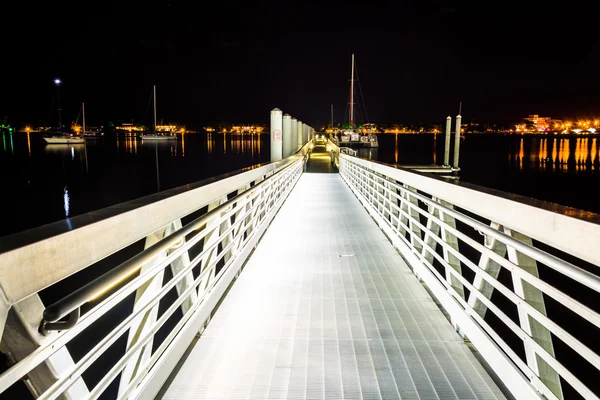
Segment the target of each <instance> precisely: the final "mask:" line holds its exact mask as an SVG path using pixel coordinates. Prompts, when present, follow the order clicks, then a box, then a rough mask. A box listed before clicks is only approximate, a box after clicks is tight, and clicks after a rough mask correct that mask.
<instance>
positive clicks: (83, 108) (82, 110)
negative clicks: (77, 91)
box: [81, 103, 85, 135]
mask: <svg viewBox="0 0 600 400" xmlns="http://www.w3.org/2000/svg"><path fill="white" fill-rule="evenodd" d="M81 114H82V115H83V130H82V132H81V133H83V134H84V135H85V103H81Z"/></svg>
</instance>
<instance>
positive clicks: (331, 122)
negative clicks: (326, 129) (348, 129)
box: [331, 104, 333, 133]
mask: <svg viewBox="0 0 600 400" xmlns="http://www.w3.org/2000/svg"><path fill="white" fill-rule="evenodd" d="M331 133H333V104H332V105H331Z"/></svg>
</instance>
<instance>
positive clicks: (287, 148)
mask: <svg viewBox="0 0 600 400" xmlns="http://www.w3.org/2000/svg"><path fill="white" fill-rule="evenodd" d="M282 151H283V158H288V157H289V156H290V155H291V154H292V116H291V115H290V114H285V115H284V116H283V150H282Z"/></svg>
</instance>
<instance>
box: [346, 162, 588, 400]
mask: <svg viewBox="0 0 600 400" xmlns="http://www.w3.org/2000/svg"><path fill="white" fill-rule="evenodd" d="M339 161H340V174H341V176H342V178H343V179H344V180H345V181H346V183H347V184H348V186H349V187H350V188H351V189H352V191H353V192H354V193H355V195H356V196H357V197H358V199H359V200H360V201H361V203H362V204H363V205H364V206H365V208H366V209H367V210H368V212H369V213H370V214H371V216H372V217H373V218H374V219H375V220H376V222H377V223H378V224H379V226H380V227H381V228H382V230H383V231H384V232H385V233H386V234H387V236H388V237H389V238H390V240H391V241H392V243H393V244H394V246H395V247H396V248H398V249H399V250H400V253H401V254H402V255H403V257H404V258H405V260H406V261H407V263H408V264H409V265H410V266H411V268H412V269H413V272H414V273H415V274H416V275H417V276H418V277H419V278H420V279H421V280H422V281H423V282H424V283H425V284H426V285H427V286H428V288H429V289H430V291H431V292H432V293H433V294H434V296H435V297H436V298H437V300H438V302H439V303H440V304H441V306H442V307H443V308H444V309H445V310H446V311H447V312H448V314H449V318H450V319H451V321H452V322H453V324H454V325H455V327H456V329H457V331H458V332H459V333H461V334H462V335H464V336H465V337H466V338H467V339H469V340H470V341H471V342H472V343H473V344H474V346H475V347H476V348H477V350H478V351H479V352H480V353H481V354H482V355H483V356H484V358H485V359H486V361H487V362H488V363H489V364H490V366H491V367H492V368H493V369H494V370H495V372H496V373H497V374H498V376H499V377H500V378H501V379H502V381H503V382H504V384H506V385H507V387H508V388H509V390H511V392H512V393H513V394H514V395H515V396H516V398H517V399H527V398H539V397H541V396H540V395H542V396H545V398H548V399H561V398H563V392H565V393H566V392H567V391H568V390H570V391H571V392H572V391H573V390H574V391H576V392H577V393H579V395H581V396H583V397H584V398H586V399H597V398H598V397H597V395H598V391H597V390H598V388H597V387H596V388H595V391H594V390H592V388H590V386H593V385H594V384H595V383H594V382H596V383H597V382H598V380H597V379H595V378H594V377H600V374H599V371H600V370H599V368H600V356H599V355H598V353H597V352H595V351H593V350H592V349H590V346H591V345H592V344H594V343H595V341H596V340H595V339H592V340H589V339H586V337H585V336H586V335H587V336H589V335H590V332H589V331H588V332H585V334H584V332H579V331H577V332H574V331H573V329H570V327H569V326H568V323H566V322H565V318H564V316H565V314H566V313H568V312H569V310H570V312H573V313H575V314H576V315H577V316H578V317H576V318H580V319H581V320H582V322H583V323H584V324H588V325H587V326H589V329H591V330H592V331H593V330H596V332H597V333H598V332H600V330H598V329H599V328H600V315H599V314H598V312H597V311H596V310H594V309H593V308H594V307H597V304H594V300H593V299H596V300H597V299H600V297H598V296H597V295H598V293H600V278H599V276H598V269H597V267H598V266H599V265H600V252H599V251H598V249H597V245H598V243H600V226H599V225H597V223H596V222H595V221H589V220H585V219H578V218H573V217H571V216H568V215H565V214H560V213H556V212H552V211H550V210H546V209H543V208H539V207H534V206H531V205H528V204H524V203H522V202H517V201H513V200H510V199H508V198H503V197H499V196H498V195H497V193H494V194H489V193H486V192H485V191H483V190H477V189H476V188H471V187H467V186H468V185H457V184H455V183H451V182H447V181H444V180H442V179H437V178H432V177H428V176H425V175H422V174H418V173H414V172H410V171H407V170H403V169H400V168H396V167H392V166H387V165H384V164H381V163H376V162H371V161H367V160H363V159H359V158H355V157H349V156H347V155H344V154H340V155H339ZM479 189H483V188H479ZM571 210H572V209H571ZM582 214H585V213H583V212H582ZM588 214H589V213H588ZM596 217H597V216H596ZM534 241H535V242H534ZM537 242H540V243H543V244H544V245H545V246H548V248H547V249H545V250H542V249H540V248H539V247H540V246H539V245H536V244H535V243H537ZM556 250H558V251H556ZM561 252H564V253H567V254H568V256H564V257H562V258H561V257H560V256H559V255H560V254H561ZM569 257H573V260H579V263H580V264H581V265H582V264H586V265H587V269H584V268H580V267H579V266H577V265H574V264H573V262H574V261H572V262H569V261H568V260H565V259H564V258H569ZM540 268H542V269H543V270H545V271H550V272H551V273H552V274H553V275H555V276H558V277H559V278H558V280H557V278H556V277H555V278H554V281H552V282H553V283H549V282H548V279H543V278H544V276H542V277H540V274H539V271H538V270H539V269H540ZM590 271H591V272H590ZM501 273H503V274H504V275H505V276H507V275H508V276H510V279H509V280H510V282H511V283H512V285H511V284H504V283H503V282H506V279H499V275H500V274H501ZM549 275H550V273H545V276H546V277H547V276H549ZM561 277H562V278H561ZM560 281H563V282H566V281H569V284H571V290H570V291H569V290H567V289H565V288H562V289H561V288H560V286H561V285H560ZM557 282H558V283H559V284H557ZM573 288H574V289H573ZM577 288H581V290H585V291H589V293H590V296H591V297H588V299H589V301H588V302H585V301H583V300H581V299H579V300H577V299H576V298H578V297H580V296H577V294H578V293H577V292H578V291H579V290H578V289H577ZM493 294H495V295H496V296H498V295H500V296H498V297H494V298H492V295H493ZM593 296H596V297H593ZM500 297H504V299H506V300H508V304H509V305H506V303H505V304H504V305H499V304H501V302H500V301H496V299H498V298H500ZM548 299H552V300H553V303H554V304H555V305H553V307H555V308H557V307H558V308H560V307H563V308H560V309H558V310H557V311H555V312H553V313H551V314H550V315H549V314H548V313H547V312H546V309H547V307H548V304H547V303H548ZM584 303H586V304H584ZM511 310H516V313H515V312H513V313H511ZM489 313H492V314H493V316H495V317H496V320H495V322H490V321H491V318H490V315H489ZM511 315H512V316H511ZM486 317H487V318H486ZM498 321H500V322H498ZM500 325H503V330H498V329H497V326H500ZM506 328H507V329H506ZM507 330H508V331H510V332H512V334H513V335H514V337H515V338H517V339H516V340H517V341H518V343H520V346H522V347H521V349H520V350H521V351H519V349H518V347H519V345H517V349H515V345H514V342H513V344H512V345H509V343H510V342H511V341H510V340H509V338H508V337H507V336H506V335H505V334H503V333H502V332H506V331H507ZM592 337H595V338H596V339H597V336H594V335H593V334H592ZM557 339H558V340H560V342H562V343H563V344H564V345H566V346H568V348H569V349H570V351H572V352H574V353H576V354H577V355H578V356H579V357H581V362H579V363H577V364H578V365H577V367H576V368H573V367H571V368H569V367H567V366H566V365H565V361H570V360H569V358H570V356H568V355H567V356H565V355H563V356H562V357H557V356H556V355H555V350H554V347H555V344H556V340H557ZM592 347H593V346H592ZM596 348H597V347H596ZM523 353H524V356H523V355H521V356H520V355H519V354H523ZM570 364H571V365H572V362H571V363H570ZM584 377H587V378H586V379H585V381H586V382H585V383H584V382H582V380H581V379H583V378H584ZM564 383H566V384H568V386H570V388H568V386H567V385H565V384H564ZM567 389H568V390H567Z"/></svg>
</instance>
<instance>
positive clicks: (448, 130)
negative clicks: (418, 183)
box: [444, 116, 452, 167]
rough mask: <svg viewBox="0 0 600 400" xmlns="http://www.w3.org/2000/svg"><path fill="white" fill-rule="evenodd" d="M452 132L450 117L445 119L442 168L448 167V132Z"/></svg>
mask: <svg viewBox="0 0 600 400" xmlns="http://www.w3.org/2000/svg"><path fill="white" fill-rule="evenodd" d="M451 130H452V117H450V116H448V117H446V141H445V142H444V166H448V167H449V166H450V131H451Z"/></svg>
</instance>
